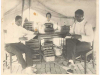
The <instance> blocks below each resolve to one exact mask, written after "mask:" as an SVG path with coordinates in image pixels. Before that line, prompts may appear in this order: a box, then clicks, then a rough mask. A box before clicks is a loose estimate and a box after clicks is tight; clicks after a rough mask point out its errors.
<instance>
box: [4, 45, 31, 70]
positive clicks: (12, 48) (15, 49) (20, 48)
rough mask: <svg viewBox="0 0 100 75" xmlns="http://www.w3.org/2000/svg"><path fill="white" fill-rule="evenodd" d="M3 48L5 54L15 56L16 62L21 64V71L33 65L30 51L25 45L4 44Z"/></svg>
mask: <svg viewBox="0 0 100 75" xmlns="http://www.w3.org/2000/svg"><path fill="white" fill-rule="evenodd" d="M5 48H6V51H7V52H9V53H11V54H14V55H16V57H17V59H18V62H19V63H20V64H21V66H22V68H23V69H25V68H26V67H28V66H32V65H33V61H32V52H31V51H32V50H31V49H30V48H29V47H27V46H26V45H24V44H22V43H10V44H6V47H5ZM22 53H25V57H26V61H25V60H24V58H23V56H22Z"/></svg>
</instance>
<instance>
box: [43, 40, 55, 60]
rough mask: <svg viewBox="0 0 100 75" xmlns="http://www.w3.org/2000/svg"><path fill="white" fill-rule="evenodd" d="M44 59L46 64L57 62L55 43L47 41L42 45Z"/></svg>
mask: <svg viewBox="0 0 100 75" xmlns="http://www.w3.org/2000/svg"><path fill="white" fill-rule="evenodd" d="M42 51H43V58H44V60H45V61H46V62H50V61H54V60H55V53H54V50H53V41H50V40H48V41H47V40H46V41H45V42H44V44H43V45H42Z"/></svg>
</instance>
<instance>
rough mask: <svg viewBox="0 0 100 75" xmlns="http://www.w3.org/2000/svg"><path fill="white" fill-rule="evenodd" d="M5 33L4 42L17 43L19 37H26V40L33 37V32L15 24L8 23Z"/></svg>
mask: <svg viewBox="0 0 100 75" xmlns="http://www.w3.org/2000/svg"><path fill="white" fill-rule="evenodd" d="M6 30H7V33H6V37H5V43H17V42H20V40H19V38H20V37H23V36H25V37H28V40H29V39H31V38H33V37H34V35H33V34H34V33H33V32H31V31H28V30H26V29H24V28H23V27H21V26H17V25H16V24H13V25H8V26H7V28H6Z"/></svg>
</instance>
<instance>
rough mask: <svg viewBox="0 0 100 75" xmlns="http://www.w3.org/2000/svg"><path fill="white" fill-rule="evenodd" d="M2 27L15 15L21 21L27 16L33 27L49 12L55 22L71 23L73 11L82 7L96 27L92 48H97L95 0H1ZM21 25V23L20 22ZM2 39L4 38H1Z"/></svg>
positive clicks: (59, 23)
mask: <svg viewBox="0 0 100 75" xmlns="http://www.w3.org/2000/svg"><path fill="white" fill-rule="evenodd" d="M1 7H2V13H3V16H2V29H5V28H6V26H7V25H9V24H11V25H12V24H13V23H14V22H15V17H16V16H17V15H20V16H22V19H23V23H24V21H25V19H26V18H27V19H28V21H30V22H33V26H34V28H36V27H38V26H41V25H42V24H43V23H44V21H46V20H47V19H46V13H48V12H50V13H51V15H52V17H51V20H52V21H54V23H55V24H57V25H60V26H63V25H73V23H74V16H75V11H76V10H77V9H82V10H83V11H84V18H85V19H86V20H87V21H88V22H89V23H90V24H91V25H92V26H93V28H94V27H95V28H96V31H95V37H94V38H95V39H94V50H95V51H96V50H97V49H98V47H99V46H98V42H99V41H98V28H99V27H98V25H97V23H96V16H97V15H96V0H2V6H1ZM22 25H23V24H22ZM3 39H4V38H3Z"/></svg>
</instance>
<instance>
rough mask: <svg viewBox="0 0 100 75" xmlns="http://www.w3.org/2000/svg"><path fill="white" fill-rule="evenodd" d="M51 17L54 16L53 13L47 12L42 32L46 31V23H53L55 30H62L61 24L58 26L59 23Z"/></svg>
mask: <svg viewBox="0 0 100 75" xmlns="http://www.w3.org/2000/svg"><path fill="white" fill-rule="evenodd" d="M51 17H52V15H51V13H49V12H48V13H47V14H46V18H47V20H46V21H45V22H44V24H43V25H42V27H41V28H42V32H43V33H44V31H45V28H46V23H51V24H53V26H52V27H53V29H54V31H57V30H60V26H58V25H57V24H55V23H54V22H53V21H51Z"/></svg>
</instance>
